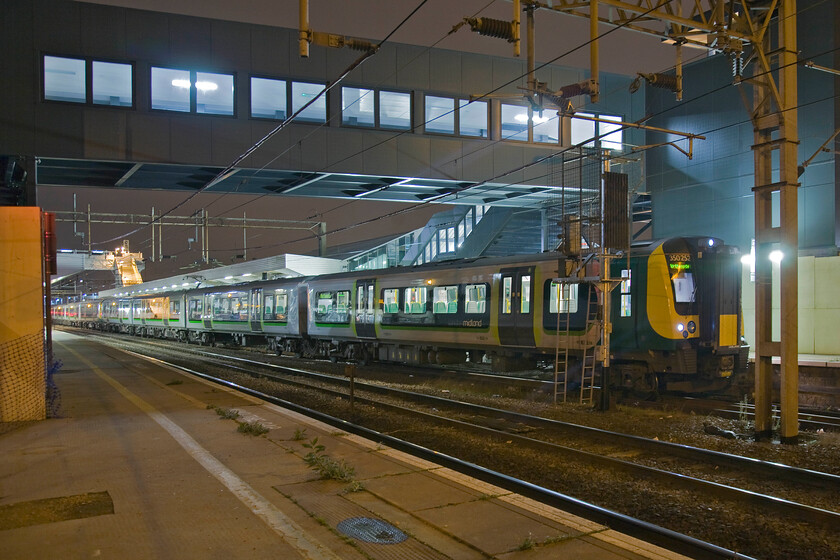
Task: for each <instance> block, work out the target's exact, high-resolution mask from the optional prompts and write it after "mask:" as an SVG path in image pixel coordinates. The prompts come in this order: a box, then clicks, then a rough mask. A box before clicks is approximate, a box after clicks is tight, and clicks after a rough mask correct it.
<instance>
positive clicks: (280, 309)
mask: <svg viewBox="0 0 840 560" xmlns="http://www.w3.org/2000/svg"><path fill="white" fill-rule="evenodd" d="M274 291H275V293H276V295H277V308H276V309H277V310H276V313H277V318H278V319H281V318H282V317H281V315H282V316H285V315H286V311H287V309H288V307H289V291H288V290H285V289H277V290H274Z"/></svg>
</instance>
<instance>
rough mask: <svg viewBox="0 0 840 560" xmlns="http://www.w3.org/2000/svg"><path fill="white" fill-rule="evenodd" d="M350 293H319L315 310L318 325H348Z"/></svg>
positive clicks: (344, 291)
mask: <svg viewBox="0 0 840 560" xmlns="http://www.w3.org/2000/svg"><path fill="white" fill-rule="evenodd" d="M349 303H350V292H349V291H348V290H342V291H339V292H318V294H317V305H316V308H315V310H313V315H314V319H315V321H316V322H318V323H333V324H346V323H349V322H350V313H349V311H350V308H349Z"/></svg>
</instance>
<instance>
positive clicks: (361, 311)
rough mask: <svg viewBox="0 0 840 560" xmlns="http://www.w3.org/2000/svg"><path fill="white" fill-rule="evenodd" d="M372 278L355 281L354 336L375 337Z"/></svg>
mask: <svg viewBox="0 0 840 560" xmlns="http://www.w3.org/2000/svg"><path fill="white" fill-rule="evenodd" d="M373 296H374V280H358V281H356V312H355V317H356V336H358V337H359V338H374V337H376V328H375V321H374V318H375V316H376V315H375V313H374V310H375V308H376V306H375V304H374V301H375V300H374V297H373Z"/></svg>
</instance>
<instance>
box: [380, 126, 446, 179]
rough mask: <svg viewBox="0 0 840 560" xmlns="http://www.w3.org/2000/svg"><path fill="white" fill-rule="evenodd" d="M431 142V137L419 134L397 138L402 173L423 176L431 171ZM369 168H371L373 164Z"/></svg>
mask: <svg viewBox="0 0 840 560" xmlns="http://www.w3.org/2000/svg"><path fill="white" fill-rule="evenodd" d="M391 142H394V141H393V140H392V141H391ZM431 143H432V139H431V138H429V137H427V136H420V135H418V134H403V135H402V136H400V137H399V138H397V139H396V146H397V152H398V153H397V158H398V159H397V161H398V164H399V165H398V167H399V170H400V174H401V175H405V176H411V177H413V176H420V177H422V176H424V175H425V174H426V173H428V172H429V167H430V165H431ZM367 169H369V170H371V166H368V167H367Z"/></svg>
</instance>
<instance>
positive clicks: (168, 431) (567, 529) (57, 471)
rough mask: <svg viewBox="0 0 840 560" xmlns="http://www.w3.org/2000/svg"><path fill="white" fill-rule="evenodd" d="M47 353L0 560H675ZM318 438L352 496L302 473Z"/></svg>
mask: <svg viewBox="0 0 840 560" xmlns="http://www.w3.org/2000/svg"><path fill="white" fill-rule="evenodd" d="M54 350H55V354H56V357H57V358H59V359H60V360H62V361H63V364H64V365H63V367H62V369H61V370H60V371H59V372H58V373H57V374H56V376H55V379H56V382H57V384H58V387H59V389H60V391H61V408H60V417H59V418H56V419H50V420H46V421H42V422H32V423H25V424H21V425H7V426H0V543H2V546H0V559H3V560H7V559H8V560H11V559H30V558H62V559H75V558H120V559H127V558H131V559H146V558H148V559H166V558H172V559H179V560H185V559H192V558H196V559H199V558H201V559H204V558H220V559H225V560H235V559H239V558H242V559H245V558H247V559H260V558H267V559H268V558H271V559H278V560H280V559H282V560H287V559H297V558H304V559H313V560H318V559H328V560H335V559H360V560H361V559H398V558H406V559H447V558H451V559H457V560H461V559H465V560H469V559H487V558H499V559H518V558H529V559H535V558H582V559H588V558H592V559H595V558H597V559H602V560H610V559H618V558H631V559H642V558H651V559H665V558H669V559H676V558H682V556H679V555H677V554H674V553H672V552H669V551H666V550H664V549H661V548H658V547H656V546H652V545H649V544H646V543H644V542H642V541H639V540H637V539H634V538H631V537H629V536H627V535H623V534H621V533H618V532H616V531H612V530H610V529H608V528H607V527H604V526H602V525H599V524H597V523H593V522H591V521H587V520H585V519H581V518H579V517H576V516H573V515H570V514H568V513H565V512H562V511H559V510H557V509H555V508H552V507H549V506H545V505H543V504H540V503H538V502H535V501H533V500H530V499H527V498H524V497H522V496H518V495H515V494H512V493H510V492H508V491H506V490H503V489H501V488H497V487H494V486H491V485H488V484H486V483H483V482H480V481H478V480H475V479H472V478H469V477H466V476H464V475H461V474H459V473H456V472H454V471H452V470H449V469H446V468H443V467H441V466H439V465H436V464H433V463H430V462H427V461H424V460H421V459H418V458H415V457H412V456H410V455H407V454H404V453H401V452H398V451H395V450H393V449H390V448H387V447H382V446H380V445H378V444H376V443H375V442H371V441H368V440H365V439H363V438H359V437H356V436H352V435H348V434H345V433H341V432H340V431H338V430H336V429H335V428H333V427H330V426H328V425H325V424H322V423H320V422H317V421H314V420H312V419H309V418H307V417H305V416H302V415H300V414H297V413H294V412H291V411H288V410H285V409H282V408H280V407H277V406H275V405H272V404H269V403H266V402H264V401H261V400H259V399H256V398H253V397H249V396H245V395H242V394H239V393H235V392H233V391H231V390H227V389H223V388H220V387H218V386H215V385H212V384H210V383H208V382H206V381H203V380H200V379H198V378H196V377H193V376H190V375H188V374H183V373H180V372H178V371H176V370H173V369H170V368H168V367H165V366H162V365H159V364H157V363H154V362H152V361H149V360H146V359H143V358H139V357H136V356H133V355H131V354H127V353H124V352H121V351H119V350H116V349H113V348H110V347H107V346H104V345H101V344H98V343H96V342H94V341H91V340H86V339H85V338H82V337H79V336H75V335H71V334H67V333H62V332H58V331H56V332H55V335H54ZM209 406H216V407H224V408H230V409H235V410H237V411H239V413H240V415H241V416H240V418H239V419H238V421H240V422H241V421H251V420H258V421H259V422H260V423H262V424H263V425H264V426H266V427H267V428H269V429H270V431H269V432H268V433H267V434H265V435H262V436H258V437H255V436H249V435H245V434H242V433H239V432H238V431H237V427H238V424H237V421H236V420H231V419H222V418H220V416H219V415H218V414H217V413H216V411H215V410H213V409H212V408H208V407H209ZM315 437H317V438H318V443H319V444H321V445H323V446H324V450H323V452H322V454H324V455H328V456H329V457H331V458H334V459H336V460H344V461H345V462H346V463H347V464H348V465H351V466H353V467H354V468H355V480H356V481H357V482H358V483H359V484H358V485H357V486H356V487H355V488H351V487H349V485H348V483H345V482H338V481H335V480H323V479H321V478H320V476H319V475H318V474H317V473H315V472H314V471H313V470H312V469H311V468H310V467H309V466H308V465H307V463H306V462H305V461H304V456H305V455H306V453H307V452H308V451H309V449H308V448H306V447H304V445H303V444H305V443H308V442H312V440H313V439H314V438H315ZM353 490H355V491H353ZM348 533H349V535H348ZM367 541H374V542H367Z"/></svg>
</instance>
